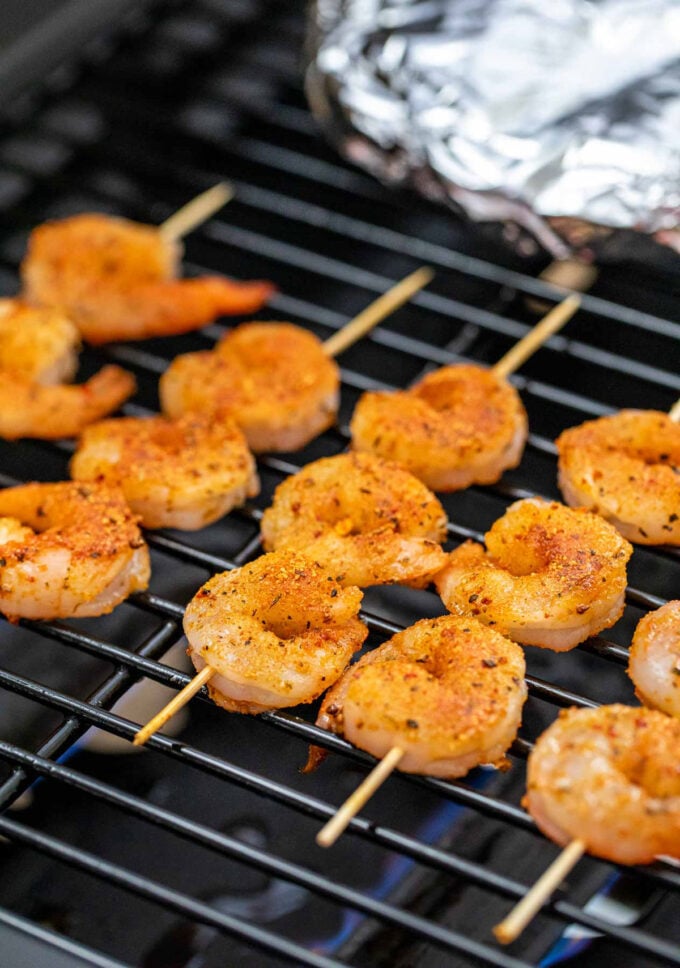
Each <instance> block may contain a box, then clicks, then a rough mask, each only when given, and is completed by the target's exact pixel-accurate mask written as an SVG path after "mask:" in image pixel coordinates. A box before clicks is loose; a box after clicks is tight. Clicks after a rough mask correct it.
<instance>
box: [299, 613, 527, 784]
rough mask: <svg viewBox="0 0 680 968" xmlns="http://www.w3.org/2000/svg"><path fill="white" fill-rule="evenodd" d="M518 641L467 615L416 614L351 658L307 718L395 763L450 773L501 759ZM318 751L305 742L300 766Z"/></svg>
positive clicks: (510, 735) (517, 704)
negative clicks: (392, 754)
mask: <svg viewBox="0 0 680 968" xmlns="http://www.w3.org/2000/svg"><path fill="white" fill-rule="evenodd" d="M524 673H525V662H524V653H523V652H522V649H521V648H520V647H519V646H518V645H515V643H514V642H510V641H509V640H508V639H506V638H504V637H503V636H502V635H500V634H499V633H498V632H495V631H494V630H493V629H489V628H487V627H485V626H484V625H482V624H481V623H480V622H476V621H475V620H474V619H461V618H456V617H454V616H452V615H446V616H444V617H441V618H436V619H422V620H421V621H420V622H416V624H415V625H413V626H411V627H410V628H407V629H405V630H404V631H403V632H399V633H398V634H397V635H395V636H393V637H392V638H391V639H389V641H387V642H385V643H384V644H383V645H381V646H380V647H379V648H377V649H374V650H373V651H371V652H368V653H367V654H366V655H364V656H363V657H362V658H361V659H360V660H359V661H358V662H357V663H356V664H355V665H353V666H351V667H350V669H349V670H348V671H347V672H346V673H345V675H344V676H343V677H342V679H340V680H339V681H338V682H337V683H336V684H335V685H334V686H333V687H332V688H331V689H330V690H329V692H328V693H327V694H326V696H325V697H324V700H323V703H322V705H321V709H320V712H319V716H318V718H317V726H321V727H322V728H323V729H327V730H329V731H330V732H333V733H340V734H341V735H344V736H345V737H346V739H348V740H349V741H350V742H351V743H353V744H354V745H355V746H358V747H359V748H360V749H363V750H366V751H367V752H369V753H372V754H373V756H376V757H378V758H382V757H383V756H385V755H386V754H387V753H388V752H389V751H390V750H391V749H393V748H394V747H399V748H400V749H402V750H403V756H402V757H401V759H400V760H399V769H400V770H404V771H406V772H407V773H422V774H426V775H429V776H438V777H444V778H449V779H452V778H454V777H459V776H464V775H465V774H466V773H467V772H469V770H471V769H472V768H473V767H475V766H479V765H480V764H482V763H489V764H494V765H496V766H499V767H501V768H504V767H505V766H507V761H506V759H505V752H506V750H507V749H508V747H509V746H510V744H511V743H512V741H513V740H514V738H515V736H516V734H517V730H518V729H519V725H520V722H521V718H522V707H523V705H524V702H525V700H526V696H527V688H526V683H525V681H524ZM324 756H325V754H324V753H323V751H321V750H320V749H319V748H318V747H312V749H311V750H310V759H309V762H308V764H307V770H310V769H314V768H315V767H316V766H317V765H318V763H319V761H320V760H321V759H323V758H324Z"/></svg>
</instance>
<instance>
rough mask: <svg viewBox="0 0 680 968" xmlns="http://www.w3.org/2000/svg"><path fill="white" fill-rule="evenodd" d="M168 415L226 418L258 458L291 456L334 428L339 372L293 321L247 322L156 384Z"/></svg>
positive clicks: (182, 360)
mask: <svg viewBox="0 0 680 968" xmlns="http://www.w3.org/2000/svg"><path fill="white" fill-rule="evenodd" d="M159 389H160V398H161V405H162V408H163V410H164V411H165V413H167V414H168V416H170V417H179V416H180V414H183V413H187V412H194V413H210V412H214V411H215V410H220V411H222V412H224V413H228V414H229V415H230V416H231V417H233V419H234V420H235V421H236V422H237V423H238V425H239V426H240V427H241V429H242V430H243V432H244V434H245V435H246V438H247V440H248V444H249V446H250V447H251V449H252V450H254V451H255V452H256V453H259V452H260V451H265V450H274V451H289V450H297V449H298V448H299V447H304V445H305V444H306V443H308V442H309V441H310V440H312V439H313V438H314V437H316V436H317V435H318V434H320V433H322V432H323V431H324V430H326V429H327V428H328V427H330V426H331V424H333V423H334V421H335V417H336V414H337V411H338V404H339V398H340V371H339V370H338V367H337V364H336V363H334V362H333V360H332V359H330V358H329V357H328V356H327V355H326V353H325V352H324V349H323V345H322V344H321V342H320V341H319V340H318V339H317V337H316V336H314V334H313V333H310V332H309V331H308V330H305V329H302V328H301V327H299V326H293V325H292V324H291V323H245V324H243V325H242V326H237V327H236V328H235V329H233V330H231V331H230V332H228V333H227V334H226V336H225V337H224V338H223V339H222V340H221V342H220V343H218V345H217V346H216V347H215V349H214V350H204V351H202V352H198V353H186V354H185V355H183V356H178V357H176V358H175V360H174V361H173V362H172V363H171V364H170V366H169V367H168V369H167V370H166V372H165V373H164V374H163V376H162V377H161V381H160V388H159Z"/></svg>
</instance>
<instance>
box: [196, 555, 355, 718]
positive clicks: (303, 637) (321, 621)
mask: <svg viewBox="0 0 680 968" xmlns="http://www.w3.org/2000/svg"><path fill="white" fill-rule="evenodd" d="M361 599H362V593H361V592H360V591H359V589H358V588H341V587H340V585H339V584H338V583H337V582H336V581H334V580H333V579H332V578H331V577H330V576H329V575H328V573H327V572H326V571H325V570H324V569H323V568H322V567H321V566H320V565H318V564H316V563H315V562H313V561H311V560H310V559H309V558H306V557H305V556H303V555H299V554H291V553H289V552H275V553H274V554H269V555H263V556H262V557H261V558H258V559H257V560H256V561H253V562H251V563H250V564H248V565H244V566H243V567H242V568H239V569H236V570H234V571H231V572H224V573H223V574H221V575H216V576H215V577H214V578H211V579H210V581H209V582H207V584H205V585H204V586H203V587H202V588H201V589H200V590H199V591H198V592H197V594H196V595H195V596H194V598H193V599H192V600H191V602H189V605H188V606H187V610H186V613H185V617H184V630H185V632H186V635H187V639H188V640H189V648H188V650H187V652H188V654H189V656H190V657H191V660H192V662H193V663H194V665H195V666H196V669H197V670H198V671H200V670H201V669H202V668H203V666H204V665H206V664H207V665H209V666H210V667H211V668H212V669H214V670H215V672H216V675H213V677H212V678H211V680H210V683H209V685H208V690H209V692H210V697H211V699H213V701H214V702H216V703H217V704H218V705H219V706H222V707H223V708H224V709H229V710H231V711H233V712H241V713H259V712H263V711H264V710H266V709H279V708H281V707H285V706H296V705H297V704H298V703H305V702H311V701H312V700H313V699H315V698H316V697H317V696H318V695H320V694H321V693H322V692H323V691H324V689H326V688H328V686H329V685H330V684H331V683H333V682H335V680H336V679H337V678H338V677H339V676H340V675H341V674H342V672H343V671H344V670H345V668H346V667H347V664H348V663H349V660H350V658H351V657H352V655H353V654H354V652H355V651H356V650H357V649H358V648H360V646H361V644H362V643H363V641H364V639H365V638H366V636H367V634H368V629H367V628H366V626H365V625H364V624H363V622H361V621H360V620H359V619H358V618H357V614H358V612H359V605H360V603H361Z"/></svg>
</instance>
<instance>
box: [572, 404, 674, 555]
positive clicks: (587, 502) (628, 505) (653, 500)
mask: <svg viewBox="0 0 680 968" xmlns="http://www.w3.org/2000/svg"><path fill="white" fill-rule="evenodd" d="M675 410H676V408H673V410H671V412H670V414H665V413H663V412H661V411H657V410H621V411H620V412H619V413H617V414H612V415H611V416H607V417H600V418H599V419H597V420H588V421H586V422H585V423H583V424H581V425H580V426H578V427H571V428H570V429H569V430H565V431H563V433H561V434H560V436H559V437H558V438H557V440H556V441H555V443H556V446H557V451H558V455H559V458H558V484H559V487H560V490H561V491H562V494H563V495H564V499H565V501H566V502H567V504H570V505H572V506H573V507H575V506H583V507H587V508H589V509H590V510H592V511H595V512H596V513H597V514H600V515H601V516H602V517H603V518H605V519H606V520H607V521H611V523H612V524H613V525H615V527H617V528H618V530H619V531H620V532H621V534H622V535H623V536H624V537H625V538H627V539H628V540H629V541H634V542H636V543H638V544H649V545H655V544H671V545H680V476H678V467H680V426H678V420H680V408H678V412H677V415H676V416H674V412H675Z"/></svg>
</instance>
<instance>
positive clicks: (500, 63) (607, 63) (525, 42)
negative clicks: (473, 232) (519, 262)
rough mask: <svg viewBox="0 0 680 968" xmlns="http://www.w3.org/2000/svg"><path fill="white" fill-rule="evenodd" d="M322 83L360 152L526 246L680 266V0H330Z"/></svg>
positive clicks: (387, 177) (318, 31)
mask: <svg viewBox="0 0 680 968" xmlns="http://www.w3.org/2000/svg"><path fill="white" fill-rule="evenodd" d="M306 91H307V96H308V100H309V102H310V105H311V108H312V111H313V112H314V114H315V116H316V117H317V119H318V120H319V121H320V122H321V124H322V125H323V126H324V127H325V129H326V130H327V132H328V134H329V137H330V138H331V139H332V140H333V141H334V142H335V144H336V145H337V146H338V147H339V149H340V151H341V152H342V153H343V154H344V155H345V156H346V157H347V158H348V159H350V160H352V161H353V162H355V163H357V164H358V165H361V166H363V167H364V168H366V169H368V170H370V171H371V172H372V173H373V174H375V175H377V176H378V177H379V178H380V179H382V180H383V181H385V182H388V183H393V184H394V183H396V184H401V185H411V186H413V187H415V188H416V189H418V190H419V191H420V192H422V193H423V194H424V195H426V196H428V197H429V198H432V199H437V200H441V201H445V202H447V203H448V204H449V205H451V206H452V207H454V208H455V209H456V210H458V211H460V212H463V213H465V214H467V216H469V217H470V218H472V219H473V220H475V221H478V222H484V223H487V224H488V225H491V226H492V227H493V228H494V230H495V231H498V232H499V233H500V234H502V236H503V238H504V239H505V240H506V241H509V242H510V243H512V244H513V246H514V247H515V249H516V250H517V251H518V252H520V253H522V254H525V255H534V254H535V253H536V252H537V251H538V250H539V247H541V248H542V249H543V250H545V251H546V252H548V253H549V254H550V255H552V256H553V257H554V258H557V259H563V258H567V257H571V258H574V257H576V258H578V259H580V260H582V261H585V262H608V261H620V260H633V261H644V262H648V263H650V264H652V265H653V266H655V267H656V268H662V269H664V270H670V271H672V272H674V273H675V272H678V271H680V2H678V0H550V2H545V0H317V2H316V3H314V4H313V5H312V7H311V10H310V31H309V36H308V62H307V70H306Z"/></svg>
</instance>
